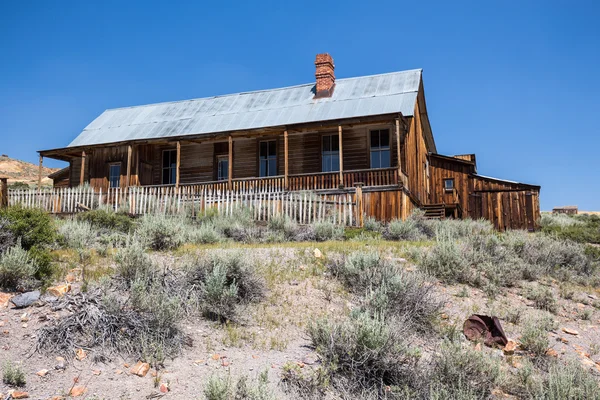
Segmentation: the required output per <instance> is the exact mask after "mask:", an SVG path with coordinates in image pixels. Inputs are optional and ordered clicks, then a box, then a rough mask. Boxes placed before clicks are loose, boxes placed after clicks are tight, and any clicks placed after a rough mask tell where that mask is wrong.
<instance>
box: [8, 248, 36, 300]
mask: <svg viewBox="0 0 600 400" xmlns="http://www.w3.org/2000/svg"><path fill="white" fill-rule="evenodd" d="M37 270H38V268H37V265H36V264H35V262H34V261H33V260H32V259H31V257H30V256H29V253H28V252H27V251H25V250H23V249H22V248H21V246H20V245H19V244H17V245H16V246H13V247H10V248H9V249H8V250H6V251H5V252H4V253H2V254H1V255H0V287H4V288H10V289H14V288H30V287H32V286H34V282H35V274H36V272H37Z"/></svg>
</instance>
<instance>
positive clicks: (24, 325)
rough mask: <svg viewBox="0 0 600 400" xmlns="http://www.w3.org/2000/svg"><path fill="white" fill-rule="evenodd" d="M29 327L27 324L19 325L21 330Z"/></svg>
mask: <svg viewBox="0 0 600 400" xmlns="http://www.w3.org/2000/svg"><path fill="white" fill-rule="evenodd" d="M28 326H29V325H27V323H25V324H23V325H21V327H22V328H27V327H28Z"/></svg>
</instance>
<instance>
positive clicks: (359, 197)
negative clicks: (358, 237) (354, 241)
mask: <svg viewBox="0 0 600 400" xmlns="http://www.w3.org/2000/svg"><path fill="white" fill-rule="evenodd" d="M355 186H356V222H357V224H358V226H359V227H360V228H362V227H363V224H364V220H363V219H364V205H363V194H362V187H363V185H362V183H356V184H355Z"/></svg>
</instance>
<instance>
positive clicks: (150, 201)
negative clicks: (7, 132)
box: [8, 185, 359, 226]
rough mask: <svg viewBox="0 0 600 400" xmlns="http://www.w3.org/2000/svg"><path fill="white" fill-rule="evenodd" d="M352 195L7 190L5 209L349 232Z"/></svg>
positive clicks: (185, 189)
mask: <svg viewBox="0 0 600 400" xmlns="http://www.w3.org/2000/svg"><path fill="white" fill-rule="evenodd" d="M356 200H357V199H356V193H355V192H354V191H353V190H347V191H335V192H307V191H303V192H291V191H287V192H285V191H275V192H272V191H266V190H263V191H253V190H251V189H240V190H231V191H230V190H219V189H214V188H210V187H202V186H199V185H195V186H182V187H179V188H177V189H176V188H175V187H173V186H160V187H152V186H141V187H129V188H111V189H109V190H108V191H105V192H103V191H102V190H99V191H95V190H94V189H93V188H91V187H85V186H84V187H77V188H64V189H52V190H42V191H37V190H35V189H31V190H19V189H17V190H9V194H8V202H9V205H16V204H21V205H22V206H24V207H37V208H42V209H44V210H46V211H48V212H50V213H54V214H71V213H78V212H83V211H87V210H90V209H95V208H98V207H99V206H102V205H108V206H110V207H111V208H113V209H114V210H115V211H116V210H124V211H127V212H129V213H131V214H135V215H143V214H168V215H174V214H181V213H186V214H188V215H191V216H199V215H206V214H207V213H215V212H216V213H218V214H224V215H231V214H233V213H234V212H235V211H236V210H239V209H242V208H246V209H249V210H251V211H252V213H253V214H254V219H255V220H257V221H268V220H270V219H271V218H272V217H273V216H278V215H286V216H287V217H289V218H290V219H292V220H294V221H297V222H298V223H301V224H309V223H313V222H317V221H324V220H328V221H333V222H334V223H338V224H344V225H347V226H355V225H357V224H358V220H359V210H358V209H357V207H356V205H357V201H356Z"/></svg>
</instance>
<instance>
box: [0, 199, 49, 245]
mask: <svg viewBox="0 0 600 400" xmlns="http://www.w3.org/2000/svg"><path fill="white" fill-rule="evenodd" d="M0 219H2V220H5V221H7V222H8V226H7V227H8V229H9V230H10V231H11V232H12V234H13V235H14V237H15V238H18V239H21V246H22V247H23V248H24V249H25V250H29V249H30V248H32V247H33V246H38V247H44V246H48V245H51V244H53V243H54V242H55V241H56V239H57V237H58V235H57V230H56V226H55V224H54V221H53V220H52V217H50V215H49V214H48V213H46V212H45V211H43V210H40V209H37V208H23V207H21V206H11V207H8V208H5V209H0Z"/></svg>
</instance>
